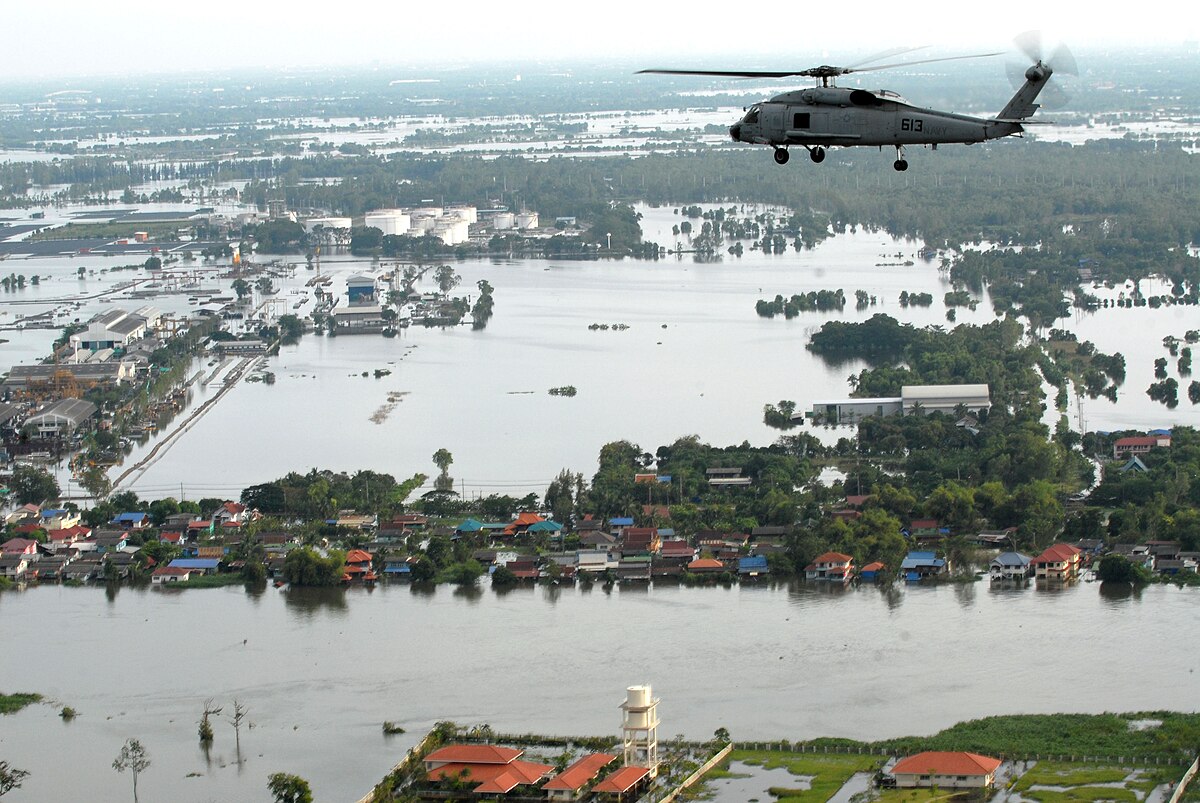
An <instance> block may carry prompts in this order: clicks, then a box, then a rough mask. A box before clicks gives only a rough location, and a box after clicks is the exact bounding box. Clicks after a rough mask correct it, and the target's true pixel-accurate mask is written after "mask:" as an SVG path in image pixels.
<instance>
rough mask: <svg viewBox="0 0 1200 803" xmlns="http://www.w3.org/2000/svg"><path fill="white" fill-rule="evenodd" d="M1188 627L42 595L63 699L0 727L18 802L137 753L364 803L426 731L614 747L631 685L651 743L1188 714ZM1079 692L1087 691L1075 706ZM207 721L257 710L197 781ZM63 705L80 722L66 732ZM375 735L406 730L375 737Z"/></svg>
mask: <svg viewBox="0 0 1200 803" xmlns="http://www.w3.org/2000/svg"><path fill="white" fill-rule="evenodd" d="M1195 606H1196V592H1195V590H1193V589H1176V588H1173V587H1161V586H1155V587H1151V588H1148V589H1146V590H1144V591H1142V592H1140V593H1138V594H1134V593H1133V592H1132V591H1130V590H1128V589H1124V590H1123V591H1117V592H1112V591H1111V590H1110V589H1106V588H1102V587H1101V586H1100V585H1099V584H1083V585H1079V586H1075V587H1071V588H1066V589H1062V590H1059V591H1045V590H1038V589H1035V588H1029V589H1024V590H1003V591H999V590H992V589H990V588H989V587H988V586H987V585H985V584H983V583H977V584H973V585H965V586H962V585H956V586H943V587H935V588H924V587H921V588H901V587H896V588H892V589H888V590H884V589H880V588H876V587H871V586H865V587H861V588H857V589H855V588H851V589H847V590H832V591H831V590H830V589H823V588H814V587H813V586H811V585H808V586H806V585H803V584H800V585H796V586H787V585H778V586H769V585H761V586H748V587H732V588H721V587H716V588H683V587H678V586H667V587H661V586H656V587H653V588H650V589H645V588H628V587H619V588H617V589H615V590H613V591H611V592H606V591H604V590H603V589H602V588H601V587H599V586H595V587H593V588H591V589H590V590H584V589H582V588H572V587H562V588H559V587H553V588H551V587H537V588H521V589H517V590H514V591H512V592H509V593H506V594H497V593H495V592H493V591H492V590H491V589H490V588H480V589H478V590H476V591H474V592H471V593H464V592H461V591H455V590H454V589H452V588H450V587H445V586H443V587H439V588H437V589H436V590H435V591H433V592H432V593H428V594H423V593H417V592H414V591H413V590H411V589H410V588H408V587H407V586H391V587H380V588H377V589H375V590H373V591H368V590H363V589H353V590H341V589H336V590H329V591H325V592H320V591H311V590H310V591H309V592H308V593H305V592H303V591H280V590H276V589H273V588H268V589H267V590H265V591H263V592H261V593H259V594H253V595H249V594H247V593H246V592H245V591H243V590H242V589H241V588H228V589H215V590H192V591H162V590H156V589H144V590H134V589H130V588H123V589H121V590H120V591H119V592H117V593H115V594H112V595H107V596H106V593H105V590H104V589H103V588H64V587H59V586H47V587H42V588H34V589H30V590H28V591H25V592H12V593H4V594H2V595H0V641H2V643H3V644H4V645H5V646H4V649H3V650H0V688H3V689H4V690H6V691H16V690H22V691H26V690H27V691H37V692H41V693H42V694H44V695H46V696H47V697H48V698H50V699H51V700H52V702H51V703H50V704H47V705H39V706H33V707H30V708H27V709H25V710H24V711H22V712H20V713H18V714H15V715H10V716H6V717H4V718H3V719H2V720H0V722H2V727H0V754H2V755H3V756H4V758H5V760H6V761H8V762H9V763H10V764H11V765H13V766H16V767H21V768H24V769H26V770H28V771H30V772H31V773H32V774H31V775H30V777H29V779H28V780H27V781H26V783H25V787H24V789H22V790H20V792H17V793H13V795H12V799H13V800H14V801H41V800H70V799H76V800H82V799H88V800H102V801H107V800H116V801H119V800H122V799H128V796H129V787H130V779H129V777H128V775H118V774H117V773H115V772H114V771H113V770H112V769H111V766H110V765H111V762H112V760H113V758H114V757H115V756H116V754H117V751H118V749H119V748H120V746H121V744H122V743H123V742H124V741H125V740H126V739H128V738H130V737H133V738H138V739H140V740H141V741H142V743H143V744H144V745H145V746H146V747H147V749H148V750H149V752H150V755H151V758H152V760H153V762H154V763H153V764H152V766H151V768H150V769H149V770H148V771H147V772H146V773H145V774H144V775H143V776H142V777H141V779H140V781H139V787H140V792H141V794H142V796H143V799H145V800H179V801H209V800H219V801H226V800H255V799H265V797H266V794H265V787H266V777H267V775H268V774H270V773H272V772H279V771H283V772H293V773H298V774H300V775H302V776H304V777H305V778H307V779H308V780H309V781H310V782H311V783H312V785H313V789H314V792H315V793H316V797H317V799H318V800H352V799H356V798H357V797H358V796H359V795H361V794H363V793H365V792H366V791H367V790H368V789H369V788H370V787H371V786H372V785H373V784H374V783H375V782H376V781H377V780H378V779H379V778H381V777H382V776H383V775H384V774H385V773H386V772H387V771H388V769H389V768H390V767H391V766H392V765H393V764H394V763H395V762H396V761H397V760H399V758H400V757H401V756H402V754H403V752H404V750H405V749H406V748H407V747H408V746H410V745H411V744H413V743H415V741H416V740H417V739H418V738H419V737H420V734H422V733H424V732H425V731H426V730H427V729H428V728H429V727H430V726H431V725H432V724H433V723H434V722H436V721H439V720H444V719H450V720H454V721H457V722H462V723H479V722H487V723H489V724H491V725H492V727H493V728H495V729H497V730H498V731H501V732H530V731H532V732H541V733H548V734H606V733H610V734H613V735H614V738H615V737H616V735H617V733H618V729H619V723H620V710H619V709H618V704H619V703H620V702H621V700H622V699H623V697H624V688H625V686H626V685H630V684H634V683H643V682H650V683H652V684H653V686H654V691H655V694H656V696H659V697H661V698H662V704H661V710H660V714H661V719H662V725H661V728H660V735H661V737H662V738H672V737H674V736H675V735H676V734H683V735H685V736H686V737H688V738H692V739H706V738H709V737H710V736H711V734H712V733H713V731H714V730H716V729H717V728H718V727H725V728H727V729H728V730H729V732H730V733H731V734H732V735H733V738H734V739H735V740H738V739H745V740H753V739H762V740H766V739H779V738H783V739H789V740H792V741H796V740H801V739H807V738H812V737H816V736H844V737H851V738H859V739H877V738H886V737H894V736H900V735H904V734H914V733H916V734H920V733H931V732H935V731H937V730H939V729H941V728H944V727H947V726H949V725H951V724H953V723H955V722H958V721H961V720H966V719H972V718H977V717H981V716H987V715H992V714H1007V713H1046V712H1056V711H1066V712H1100V711H1136V710H1154V709H1178V708H1181V707H1182V708H1184V709H1187V708H1190V707H1191V706H1192V705H1193V702H1192V701H1195V700H1196V699H1197V697H1198V695H1200V673H1197V672H1196V669H1197V667H1198V664H1200V655H1198V654H1197V652H1196V651H1195V649H1194V648H1193V645H1192V644H1191V642H1189V641H1188V640H1187V639H1180V638H1178V637H1177V636H1178V633H1177V631H1178V628H1179V626H1180V623H1181V622H1188V621H1192V620H1193V619H1194V617H1195ZM1147 656H1153V659H1152V660H1147ZM1097 667H1102V668H1103V671H1096V670H1097ZM1080 678H1087V679H1088V682H1087V684H1086V686H1087V688H1086V693H1085V692H1083V691H1079V692H1072V691H1071V690H1072V689H1079V688H1080V684H1079V679H1080ZM207 698H213V699H214V701H215V703H216V704H217V705H224V706H225V710H226V712H228V711H229V710H230V709H231V707H232V702H233V700H234V699H237V700H239V701H241V702H242V703H243V704H244V705H245V706H246V707H247V708H248V709H249V717H248V720H247V721H248V723H250V724H247V725H243V728H242V732H241V743H242V757H243V759H244V761H243V762H242V763H241V764H240V765H239V764H238V763H237V762H236V756H235V749H234V732H233V728H232V726H231V725H230V724H229V723H228V722H227V721H224V720H222V721H219V722H217V723H216V726H215V728H216V742H215V744H214V745H213V748H212V751H211V754H210V756H209V757H208V758H207V759H206V757H205V755H204V753H203V752H202V751H201V750H200V749H199V746H198V742H197V737H196V723H197V720H198V719H199V716H200V713H201V710H202V707H203V703H204V701H205V700H206V699H207ZM62 705H70V706H72V707H73V708H75V709H77V710H78V711H79V714H80V715H79V717H78V718H77V719H75V720H74V721H73V722H70V723H64V722H62V721H61V720H60V719H59V718H58V716H57V712H58V709H59V708H60V707H61V706H62ZM384 720H391V721H394V722H396V723H398V724H400V725H401V726H403V727H404V728H406V729H407V731H408V733H406V734H404V735H403V736H398V737H384V736H383V734H382V732H381V724H382V722H383V721H384ZM251 725H252V727H251ZM68 766H69V767H70V771H69V772H64V771H63V770H64V767H68Z"/></svg>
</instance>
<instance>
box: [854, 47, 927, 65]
mask: <svg viewBox="0 0 1200 803" xmlns="http://www.w3.org/2000/svg"><path fill="white" fill-rule="evenodd" d="M928 49H929V45H918V46H917V47H894V48H892V49H891V50H885V51H883V52H882V53H876V54H875V55H874V56H867V57H866V58H865V59H862V60H860V61H856V62H854V63H853V64H848V65H846V69H848V70H853V69H854V68H855V67H863V66H865V65H867V64H870V63H871V62H872V61H879V60H880V59H890V58H892V57H893V56H902V55H904V54H905V53H912V52H913V51H915V50H928Z"/></svg>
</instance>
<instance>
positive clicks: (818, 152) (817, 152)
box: [808, 145, 825, 164]
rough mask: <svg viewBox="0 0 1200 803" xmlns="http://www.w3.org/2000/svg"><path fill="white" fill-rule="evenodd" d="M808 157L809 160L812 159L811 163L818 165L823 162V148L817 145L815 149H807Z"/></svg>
mask: <svg viewBox="0 0 1200 803" xmlns="http://www.w3.org/2000/svg"><path fill="white" fill-rule="evenodd" d="M808 156H809V158H810V159H812V160H813V162H815V163H816V164H820V163H821V162H823V161H825V148H824V146H821V145H818V146H817V147H815V148H809V149H808Z"/></svg>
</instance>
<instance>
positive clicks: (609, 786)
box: [592, 767, 650, 795]
mask: <svg viewBox="0 0 1200 803" xmlns="http://www.w3.org/2000/svg"><path fill="white" fill-rule="evenodd" d="M649 774H650V770H648V769H646V768H645V767H621V769H619V770H617V771H616V772H614V773H612V774H611V775H609V776H608V777H607V778H605V779H604V780H603V781H601V782H600V783H598V784H596V785H595V786H593V787H592V791H593V792H613V793H616V794H618V795H619V794H621V793H623V792H628V791H629V790H630V789H632V788H633V787H634V786H636V785H637V784H638V782H640V781H641V780H642V779H643V778H645V777H646V776H647V775H649Z"/></svg>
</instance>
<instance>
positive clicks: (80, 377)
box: [0, 360, 137, 394]
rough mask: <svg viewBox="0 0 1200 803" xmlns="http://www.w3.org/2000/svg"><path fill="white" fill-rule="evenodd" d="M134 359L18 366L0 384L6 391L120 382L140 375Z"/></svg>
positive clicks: (115, 383)
mask: <svg viewBox="0 0 1200 803" xmlns="http://www.w3.org/2000/svg"><path fill="white" fill-rule="evenodd" d="M136 373H137V371H136V366H135V364H134V362H133V361H132V360H122V361H120V362H113V361H109V362H102V363H78V364H75V363H57V364H52V365H14V366H13V367H12V369H11V370H9V372H8V378H7V379H5V380H4V384H3V385H0V390H3V392H4V393H5V394H10V393H15V392H21V391H28V390H32V389H34V388H36V387H39V386H41V387H46V388H50V387H53V386H55V385H58V384H61V383H63V382H70V383H74V384H75V385H77V386H78V387H79V388H81V389H84V390H86V389H88V388H92V387H96V386H97V385H117V384H120V383H123V382H131V381H133V379H134V376H135V375H136Z"/></svg>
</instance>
